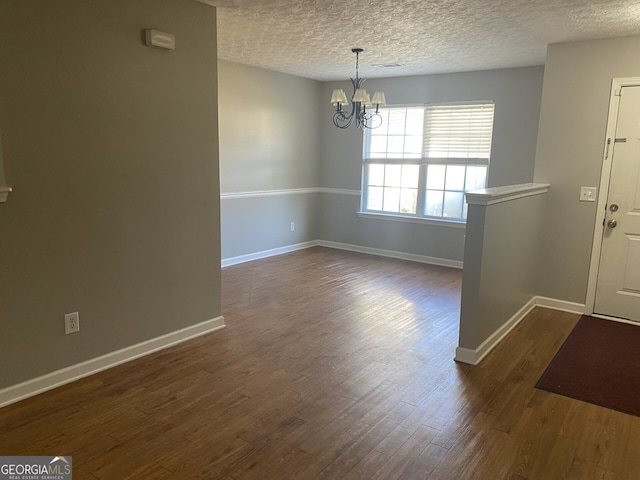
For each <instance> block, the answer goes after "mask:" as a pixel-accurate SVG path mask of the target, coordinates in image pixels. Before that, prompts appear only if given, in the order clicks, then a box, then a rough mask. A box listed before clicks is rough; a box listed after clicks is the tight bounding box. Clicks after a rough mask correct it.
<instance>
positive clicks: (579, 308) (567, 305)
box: [536, 297, 586, 315]
mask: <svg viewBox="0 0 640 480" xmlns="http://www.w3.org/2000/svg"><path fill="white" fill-rule="evenodd" d="M536 305H538V306H539V307H545V308H551V309H553V310H561V311H563V312H569V313H579V314H580V315H583V314H584V313H585V312H586V306H585V304H584V303H575V302H567V301H566V300H557V299H555V298H548V297H536Z"/></svg>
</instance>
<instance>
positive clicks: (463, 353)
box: [455, 296, 585, 365]
mask: <svg viewBox="0 0 640 480" xmlns="http://www.w3.org/2000/svg"><path fill="white" fill-rule="evenodd" d="M534 307H543V308H550V309H553V310H560V311H563V312H569V313H576V314H579V315H582V314H584V312H585V305H584V304H581V303H575V302H568V301H566V300H557V299H555V298H548V297H539V296H536V297H533V298H532V299H531V300H529V301H528V302H527V303H526V304H525V305H524V306H523V307H522V308H521V309H520V310H518V311H517V312H516V313H515V315H513V316H512V317H511V318H510V319H509V320H507V321H506V322H505V323H504V324H503V325H502V326H501V327H500V328H499V329H498V330H496V331H495V332H494V333H493V334H492V335H491V336H490V337H489V338H487V339H486V340H485V341H484V342H482V344H481V345H480V346H479V347H478V348H476V349H475V350H472V349H470V348H464V347H458V348H456V356H455V361H456V362H462V363H468V364H470V365H478V364H479V363H480V362H481V361H482V359H483V358H484V357H486V356H487V354H488V353H489V352H490V351H491V350H493V348H494V347H495V346H496V345H498V343H500V342H501V341H502V339H503V338H504V337H506V336H507V334H508V333H509V332H510V331H511V330H513V328H514V327H515V326H516V325H518V323H520V321H522V319H523V318H524V317H526V316H527V314H528V313H529V312H530V311H531V310H533V308H534Z"/></svg>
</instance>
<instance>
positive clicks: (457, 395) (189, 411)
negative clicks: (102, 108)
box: [0, 247, 640, 480]
mask: <svg viewBox="0 0 640 480" xmlns="http://www.w3.org/2000/svg"><path fill="white" fill-rule="evenodd" d="M222 277H223V278H222V285H223V288H222V305H223V312H222V313H223V315H224V316H225V323H226V325H227V328H225V329H223V330H219V331H216V332H213V333H211V334H208V335H203V336H201V337H198V338H195V339H192V340H190V341H188V342H184V343H182V344H179V345H175V346H173V347H170V348H167V349H165V350H163V351H160V352H156V353H154V354H151V355H148V356H146V357H143V358H140V359H137V360H135V361H132V362H129V363H126V364H123V365H119V366H117V367H115V368H113V369H110V370H107V371H104V372H100V373H98V374H96V375H93V376H91V377H87V378H85V379H82V380H79V381H77V382H74V383H72V384H69V385H65V386H63V387H60V388H57V389H55V390H52V391H50V392H46V393H44V394H41V395H38V396H36V397H33V398H30V399H26V400H24V401H22V402H18V403H16V404H14V405H10V406H7V407H5V408H2V409H0V455H34V454H35V455H55V454H60V453H63V454H67V455H71V456H73V463H74V474H75V477H77V478H83V479H84V478H86V479H93V480H106V479H109V480H111V479H114V478H118V479H126V478H132V479H133V478H136V479H143V480H145V479H163V480H168V479H171V480H173V479H175V480H191V479H193V480H195V479H220V480H254V479H256V480H257V479H260V480H270V479H277V480H280V479H301V480H314V479H315V480H321V479H331V480H342V479H346V480H355V479H367V480H371V479H381V480H388V479H402V480H414V479H415V480H418V479H420V480H425V479H430V480H449V479H451V480H453V479H456V480H457V479H460V478H464V479H471V480H496V479H512V480H548V479H554V478H567V479H579V480H591V479H607V480H614V479H615V480H631V479H634V480H635V479H637V478H640V454H639V453H640V451H639V450H638V445H640V418H638V417H634V416H631V415H627V414H624V413H620V412H615V411H612V410H607V409H605V408H602V407H598V406H595V405H591V404H587V403H584V402H580V401H577V400H573V399H569V398H565V397H561V396H559V395H556V394H552V393H549V392H546V391H542V390H537V389H536V388H535V384H536V382H537V380H538V378H539V377H540V376H541V375H542V373H543V372H544V370H545V368H546V367H547V365H548V363H549V362H550V361H551V359H552V358H553V356H554V355H555V353H556V352H557V351H558V349H559V348H560V346H561V345H562V342H563V341H564V340H565V339H566V337H567V336H568V335H569V333H570V332H571V329H572V328H573V327H574V326H575V324H576V322H577V320H578V318H579V316H578V315H575V314H571V313H566V312H559V311H553V310H549V309H543V308H535V309H534V310H532V311H531V312H530V313H529V314H528V315H527V317H526V318H525V319H524V320H523V321H522V322H521V323H520V324H518V325H517V326H516V327H515V328H514V329H513V330H512V331H511V332H510V333H509V334H508V335H507V337H506V338H505V339H504V340H503V341H502V342H501V343H500V344H499V345H498V346H497V347H496V348H495V349H494V350H493V351H491V352H490V353H489V355H487V357H486V358H485V359H484V360H483V361H482V363H481V364H480V365H478V366H475V367H474V366H470V365H464V364H458V363H455V362H454V361H453V355H454V352H455V348H456V346H457V335H458V320H459V305H460V285H461V272H460V270H456V269H451V268H446V267H440V266H430V265H424V264H418V263H412V262H407V261H402V260H395V259H389V258H381V257H376V256H371V255H364V254H359V253H353V252H343V251H338V250H332V249H328V248H321V247H316V248H310V249H307V250H303V251H298V252H293V253H290V254H285V255H280V256H278V257H272V258H266V259H262V260H257V261H254V262H248V263H246V264H241V265H235V266H233V267H228V268H225V269H223V272H222Z"/></svg>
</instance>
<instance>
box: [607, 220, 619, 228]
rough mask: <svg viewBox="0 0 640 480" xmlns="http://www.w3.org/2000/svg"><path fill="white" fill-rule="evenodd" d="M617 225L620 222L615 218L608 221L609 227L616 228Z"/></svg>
mask: <svg viewBox="0 0 640 480" xmlns="http://www.w3.org/2000/svg"><path fill="white" fill-rule="evenodd" d="M616 225H618V222H616V221H615V220H614V219H613V218H612V219H611V220H609V221H608V222H607V227H609V228H616Z"/></svg>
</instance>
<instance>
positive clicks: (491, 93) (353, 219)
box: [320, 66, 544, 261]
mask: <svg viewBox="0 0 640 480" xmlns="http://www.w3.org/2000/svg"><path fill="white" fill-rule="evenodd" d="M543 72H544V68H543V67H541V66H540V67H528V68H516V69H506V70H490V71H483V72H470V73H456V74H447V75H430V76H415V77H401V78H388V79H372V80H368V81H367V82H366V83H365V86H366V88H367V90H368V91H372V92H373V91H376V90H383V91H384V92H385V94H386V97H387V102H388V103H389V104H396V105H397V104H421V103H438V102H461V101H479V100H493V101H494V102H495V123H494V132H493V142H492V152H491V165H490V167H489V180H488V186H500V185H509V184H518V183H527V182H531V181H532V179H533V172H534V160H535V152H536V138H537V130H538V120H539V110H540V97H541V92H542V78H543ZM334 88H344V89H345V91H349V90H348V89H349V88H350V84H349V83H348V81H347V82H327V83H323V84H322V89H323V93H322V95H323V97H322V99H323V103H322V109H321V113H322V146H323V148H322V154H321V167H320V181H321V186H322V187H325V188H338V189H346V190H360V188H361V174H362V131H360V130H358V129H356V128H354V127H350V128H349V129H347V130H340V129H338V128H336V127H334V126H333V123H332V121H331V118H332V107H331V105H330V103H329V100H328V99H329V98H330V95H331V90H332V89H334ZM359 209H360V203H359V198H358V197H354V196H353V195H336V194H333V193H332V194H324V195H323V204H322V226H321V233H322V236H323V237H322V238H323V240H328V241H335V242H344V243H353V244H357V245H362V246H366V247H372V248H384V249H388V250H394V251H401V252H406V253H411V254H417V255H426V256H431V257H437V258H443V259H448V260H454V261H462V259H463V249H464V229H460V228H452V227H449V226H441V225H427V224H418V223H399V222H396V221H389V220H379V219H370V218H359V217H358V216H357V214H356V212H357V211H358V210H359Z"/></svg>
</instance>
